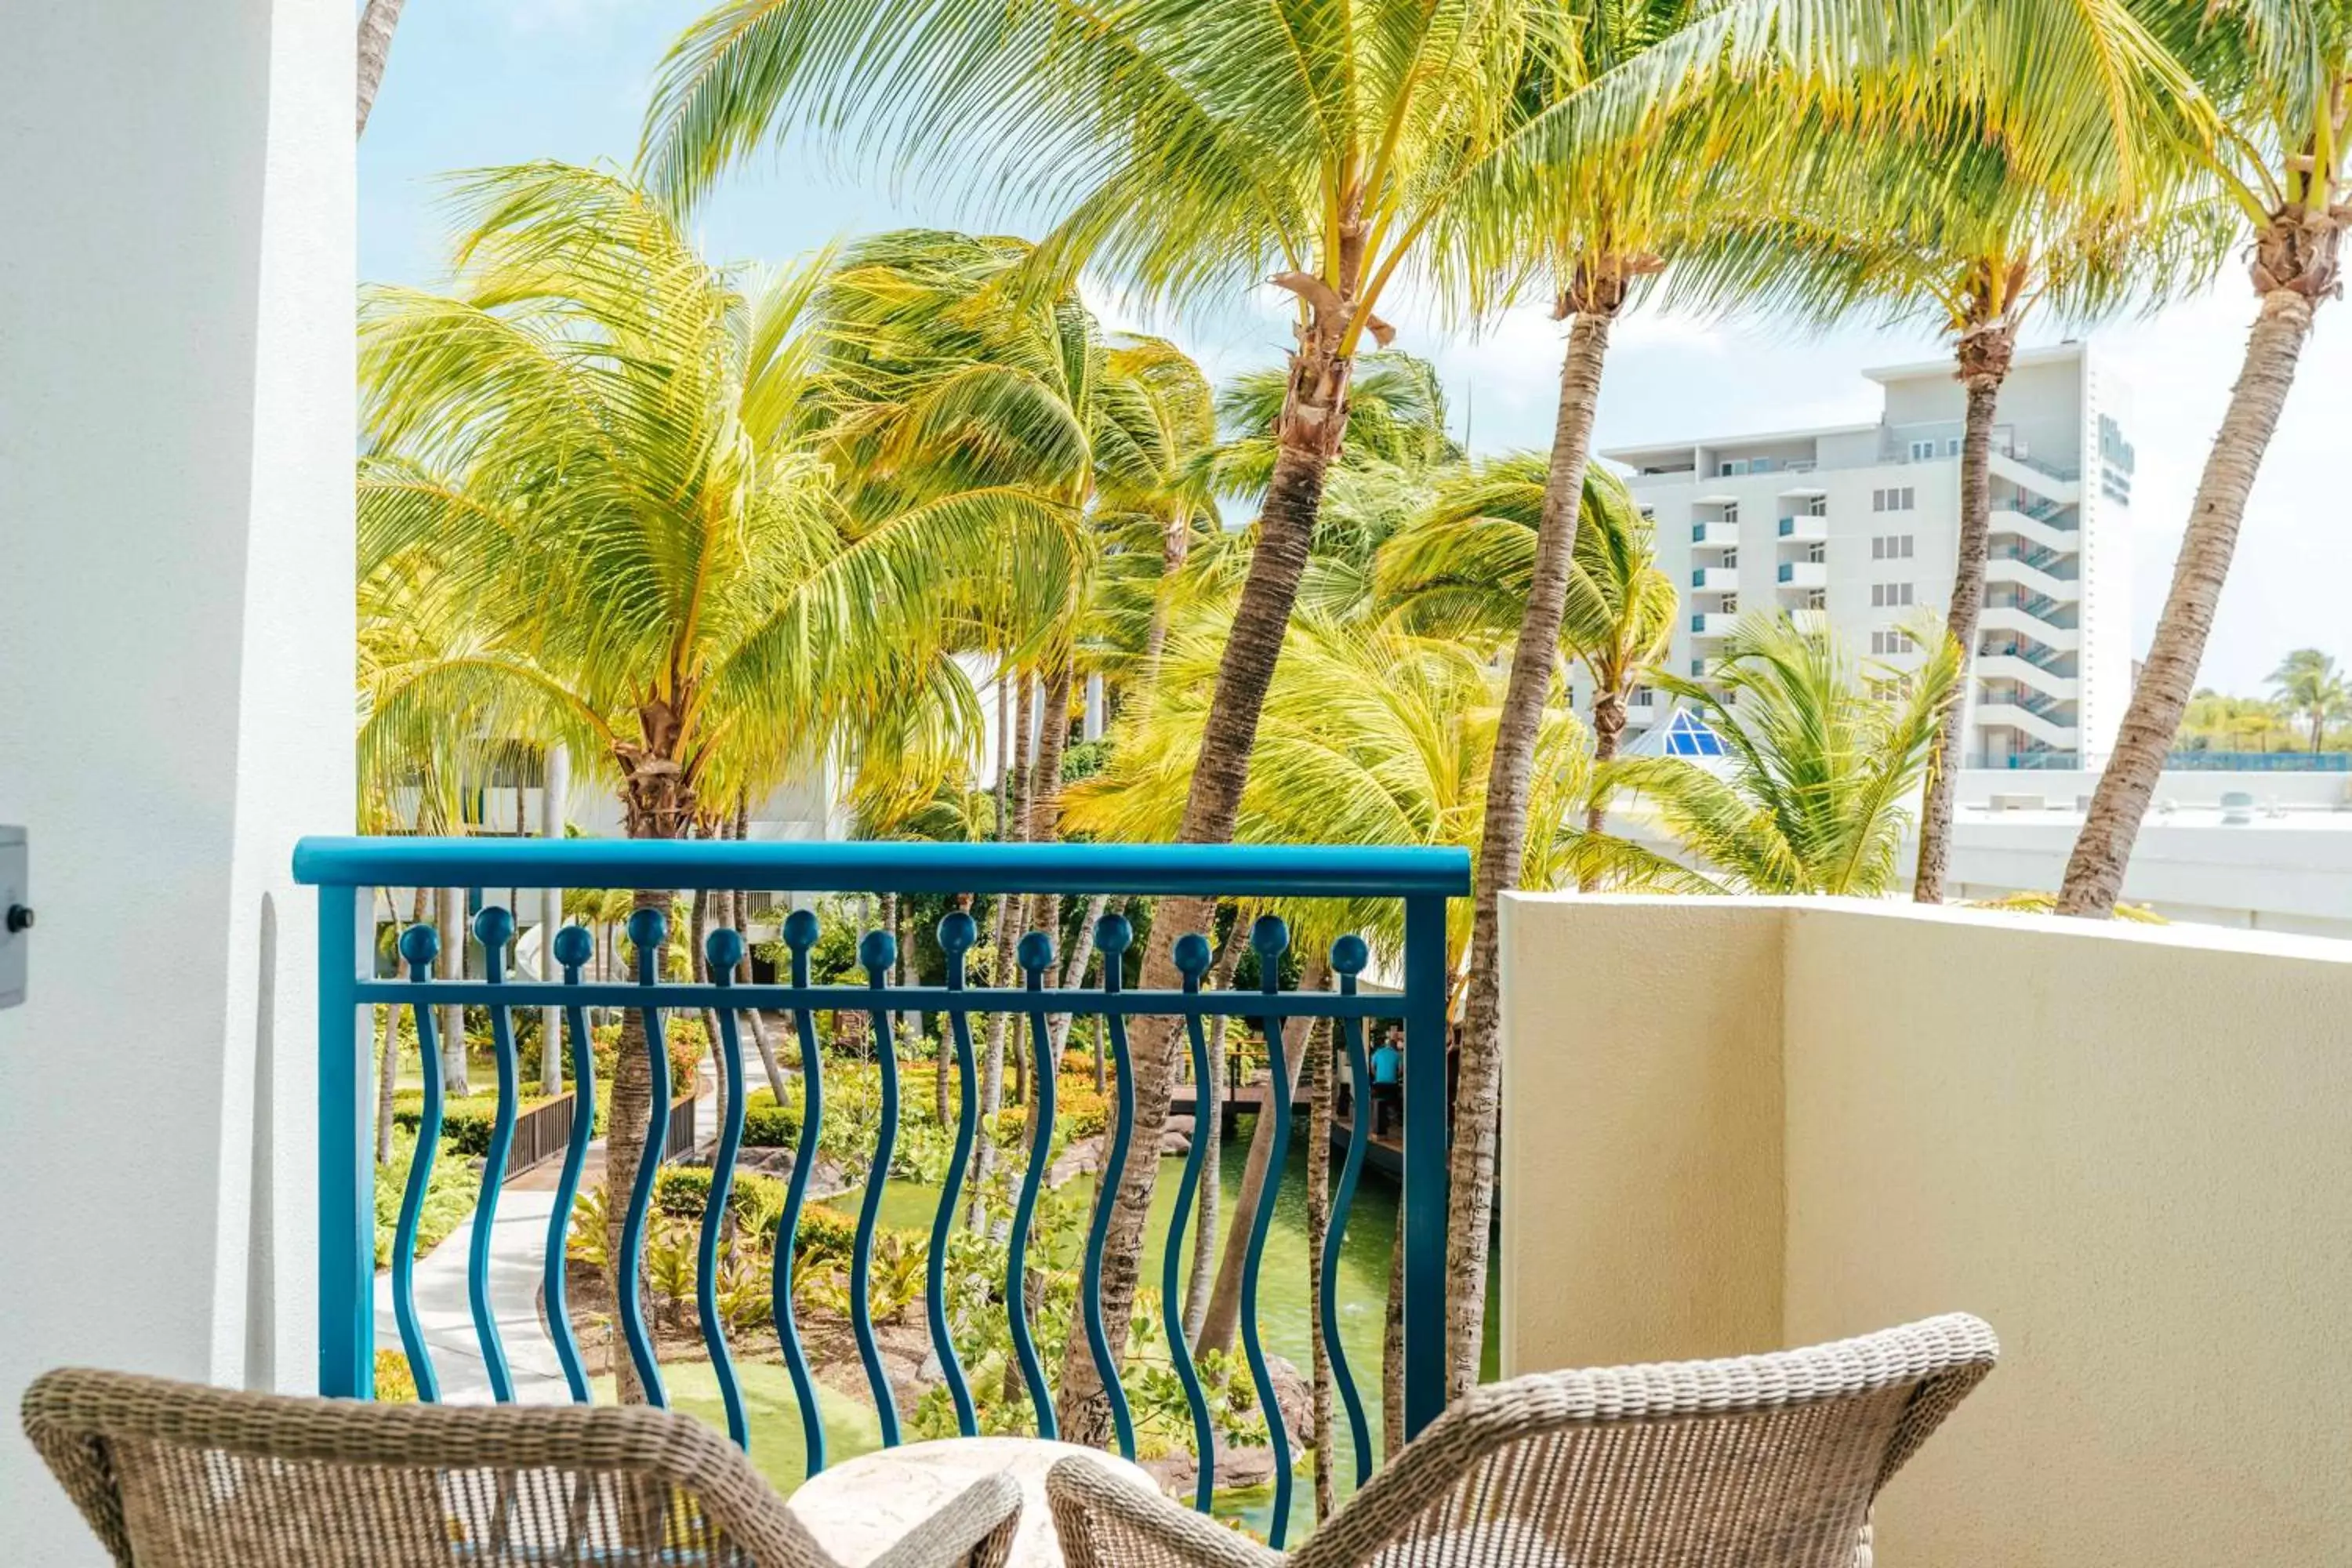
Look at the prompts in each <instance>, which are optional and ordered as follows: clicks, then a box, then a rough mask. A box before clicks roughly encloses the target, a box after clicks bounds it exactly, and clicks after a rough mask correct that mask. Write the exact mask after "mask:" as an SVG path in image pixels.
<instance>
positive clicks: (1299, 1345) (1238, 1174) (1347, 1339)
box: [678, 1121, 1496, 1546]
mask: <svg viewBox="0 0 2352 1568" xmlns="http://www.w3.org/2000/svg"><path fill="white" fill-rule="evenodd" d="M1304 1131H1305V1129H1304V1127H1303V1126H1302V1127H1301V1128H1300V1129H1299V1135H1298V1136H1295V1137H1294V1139H1293V1142H1292V1149H1291V1157H1290V1163H1289V1166H1288V1169H1287V1170H1286V1172H1285V1173H1284V1174H1283V1178H1282V1182H1281V1184H1280V1186H1279V1187H1278V1188H1277V1190H1276V1194H1275V1219H1274V1227H1273V1229H1272V1230H1271V1231H1270V1232H1269V1233H1268V1235H1267V1237H1266V1243H1265V1260H1264V1262H1263V1263H1262V1264H1261V1266H1260V1268H1259V1285H1258V1301H1257V1321H1258V1324H1259V1333H1260V1335H1261V1337H1262V1339H1263V1342H1264V1343H1265V1349H1266V1352H1267V1353H1268V1354H1270V1355H1278V1356H1281V1357H1283V1358H1285V1359H1286V1360H1287V1361H1289V1362H1290V1363H1292V1364H1294V1365H1296V1366H1297V1368H1298V1369H1299V1371H1300V1372H1301V1373H1305V1372H1306V1371H1307V1366H1308V1358H1309V1356H1310V1354H1311V1353H1312V1352H1311V1350H1310V1346H1311V1344H1312V1342H1313V1338H1314V1334H1315V1327H1314V1323H1313V1321H1312V1320H1311V1318H1310V1317H1309V1316H1308V1312H1307V1152H1306V1149H1305V1148H1304V1146H1303V1145H1304V1142H1305V1140H1304V1136H1303V1134H1304ZM1248 1138H1249V1123H1248V1121H1244V1122H1243V1123H1242V1126H1241V1136H1240V1137H1238V1138H1235V1139H1232V1140H1229V1141H1227V1142H1223V1143H1221V1144H1220V1145H1219V1146H1218V1154H1219V1157H1220V1158H1219V1172H1220V1179H1221V1181H1220V1185H1221V1192H1222V1194H1223V1196H1222V1201H1221V1203H1220V1205H1219V1208H1220V1213H1221V1215H1223V1223H1222V1225H1221V1227H1220V1230H1219V1237H1220V1245H1221V1246H1222V1244H1223V1237H1224V1236H1227V1235H1230V1234H1231V1227H1232V1226H1233V1222H1234V1208H1235V1206H1236V1205H1238V1203H1239V1194H1240V1189H1241V1180H1242V1171H1243V1167H1244V1164H1245V1163H1247V1161H1248V1154H1249V1142H1248ZM1183 1168H1184V1166H1183V1162H1182V1161H1181V1160H1180V1159H1168V1160H1162V1161H1161V1162H1160V1182H1159V1184H1158V1185H1157V1187H1156V1188H1155V1189H1154V1191H1153V1195H1152V1201H1151V1215H1152V1217H1151V1223H1150V1226H1149V1227H1148V1232H1147V1240H1146V1244H1145V1247H1144V1256H1143V1268H1142V1273H1141V1276H1140V1279H1141V1281H1142V1283H1143V1285H1144V1287H1145V1288H1146V1289H1150V1290H1154V1291H1157V1290H1158V1289H1159V1286H1160V1268H1161V1263H1162V1258H1163V1256H1164V1253H1165V1250H1166V1246H1167V1236H1168V1222H1169V1219H1170V1217H1171V1215H1173V1214H1174V1212H1175V1203H1176V1188H1177V1184H1178V1182H1179V1179H1180V1178H1181V1176H1182V1174H1183ZM1332 1174H1333V1178H1334V1181H1335V1182H1336V1180H1337V1177H1338V1171H1337V1169H1336V1167H1335V1169H1334V1171H1333V1173H1332ZM1092 1185H1093V1181H1092V1178H1091V1177H1087V1178H1082V1179H1081V1185H1080V1186H1079V1187H1078V1188H1077V1189H1076V1190H1079V1191H1090V1190H1091V1188H1092ZM862 1197H863V1191H862V1189H861V1190H859V1191H856V1192H852V1193H846V1194H842V1195H841V1196H839V1197H837V1198H835V1199H833V1200H831V1204H832V1206H834V1207H835V1208H838V1209H840V1210H841V1211H842V1212H844V1213H847V1214H855V1213H856V1212H857V1204H858V1203H859V1201H860V1200H861V1199H862ZM938 1198H939V1194H938V1189H937V1188H935V1187H931V1186H928V1185H926V1184H921V1183H916V1182H906V1181H892V1182H890V1183H888V1184H886V1185H885V1186H884V1187H883V1189H882V1214H881V1223H882V1224H883V1225H885V1226H904V1227H909V1228H918V1229H922V1230H925V1231H928V1230H929V1226H930V1224H931V1218H932V1215H933V1214H934V1213H935V1212H936V1209H937V1205H938ZM1396 1223H1397V1191H1396V1184H1395V1181H1394V1179H1393V1178H1391V1177H1389V1176H1387V1175H1384V1174H1382V1173H1379V1172H1377V1171H1373V1170H1370V1169H1369V1168H1368V1169H1367V1170H1366V1171H1365V1173H1364V1175H1363V1179H1362V1181H1361V1182H1360V1183H1359V1184H1358V1185H1357V1189H1356V1199H1355V1205H1354V1208H1353V1210H1352V1212H1351V1213H1350V1214H1349V1218H1348V1231H1347V1235H1346V1237H1345V1238H1344V1241H1343V1243H1342V1245H1341V1247H1340V1252H1339V1289H1338V1291H1337V1292H1336V1294H1337V1297H1338V1302H1339V1339H1340V1342H1341V1343H1342V1344H1343V1345H1344V1346H1345V1347H1346V1349H1347V1352H1348V1362H1349V1368H1350V1370H1351V1371H1352V1372H1353V1373H1354V1374H1355V1379H1356V1388H1357V1392H1358V1393H1359V1394H1360V1395H1361V1396H1362V1398H1363V1401H1364V1415H1365V1425H1366V1427H1367V1429H1368V1430H1369V1431H1370V1435H1371V1440H1372V1443H1373V1445H1374V1447H1375V1448H1376V1449H1377V1447H1378V1446H1379V1444H1380V1441H1381V1317H1382V1312H1383V1310H1384V1308H1385V1306H1386V1303H1387V1300H1388V1288H1389V1257H1390V1252H1391V1247H1393V1245H1394V1240H1395V1236H1396ZM1185 1235H1186V1237H1187V1240H1186V1241H1185V1242H1184V1243H1182V1244H1181V1245H1185V1246H1187V1247H1189V1237H1190V1236H1191V1230H1190V1227H1187V1230H1186V1233H1185ZM1185 1256H1187V1257H1189V1256H1190V1254H1189V1250H1188V1251H1187V1252H1186V1254H1185ZM1495 1295H1496V1293H1495V1289H1494V1279H1493V1278H1492V1276H1491V1274H1490V1276H1489V1278H1488V1280H1487V1290H1486V1300H1487V1324H1486V1341H1487V1347H1488V1352H1487V1353H1488V1359H1489V1362H1490V1363H1491V1361H1492V1356H1493V1345H1494V1341H1495V1325H1494V1303H1495ZM1234 1350H1235V1353H1236V1354H1237V1355H1238V1354H1239V1352H1240V1346H1239V1345H1238V1344H1236V1345H1235V1347H1234ZM761 1370H766V1371H772V1372H773V1373H774V1374H775V1383H776V1384H777V1387H776V1389H774V1390H773V1391H771V1392H768V1393H767V1394H765V1395H764V1398H765V1400H766V1402H768V1403H771V1404H773V1405H776V1407H777V1416H778V1419H780V1420H782V1421H784V1422H788V1423H789V1426H788V1429H785V1430H781V1431H780V1432H779V1433H778V1435H777V1437H776V1439H774V1440H772V1441H770V1442H768V1443H765V1444H762V1443H761V1441H760V1434H759V1432H758V1430H757V1424H756V1418H755V1429H754V1433H753V1440H752V1455H753V1458H755V1459H756V1460H759V1461H761V1466H762V1468H764V1469H767V1470H768V1472H769V1475H770V1478H771V1479H772V1480H774V1481H775V1482H776V1483H777V1484H778V1485H779V1486H780V1487H782V1486H789V1485H793V1484H797V1482H798V1481H799V1479H800V1455H799V1447H800V1418H799V1416H798V1415H797V1414H796V1413H795V1412H794V1408H793V1402H792V1394H791V1389H790V1387H789V1384H787V1383H786V1382H785V1379H784V1374H783V1371H782V1368H781V1367H774V1368H764V1369H761ZM1486 1375H1487V1376H1490V1377H1491V1376H1492V1375H1494V1373H1493V1367H1492V1365H1491V1364H1490V1365H1489V1366H1488V1367H1487V1369H1486ZM678 1403H679V1405H680V1406H681V1407H682V1408H688V1409H693V1408H695V1406H694V1405H692V1404H691V1402H690V1401H689V1400H688V1399H687V1398H685V1397H683V1396H681V1398H680V1399H679V1401H678ZM709 1403H710V1411H709V1414H710V1415H712V1416H713V1417H714V1418H715V1417H717V1416H718V1415H719V1403H718V1395H717V1390H716V1388H715V1387H714V1388H713V1389H712V1390H711V1391H710V1394H709ZM833 1403H836V1404H837V1403H840V1402H839V1401H835V1402H833ZM1332 1413H1333V1420H1334V1425H1335V1426H1337V1428H1338V1440H1337V1448H1338V1470H1337V1476H1336V1479H1337V1484H1338V1490H1339V1496H1340V1497H1342V1498H1345V1497H1346V1496H1347V1495H1348V1494H1349V1492H1351V1491H1353V1490H1354V1489H1355V1487H1354V1479H1355V1458H1354V1447H1353V1443H1352V1441H1351V1439H1350V1436H1349V1429H1348V1421H1347V1415H1346V1411H1345V1408H1344V1406H1342V1405H1341V1404H1340V1403H1339V1399H1338V1397H1337V1395H1336V1394H1335V1395H1334V1398H1333V1401H1332ZM860 1418H861V1420H862V1422H863V1426H864V1430H863V1432H862V1433H861V1432H860V1431H858V1430H856V1429H850V1430H841V1431H836V1430H835V1423H834V1420H833V1417H832V1415H831V1414H830V1413H828V1417H827V1432H828V1436H827V1439H826V1440H827V1443H828V1445H838V1447H835V1450H834V1453H833V1454H832V1455H831V1456H829V1457H832V1458H845V1457H847V1456H848V1455H850V1454H853V1453H865V1452H867V1451H868V1450H870V1449H871V1448H873V1447H877V1446H878V1444H879V1441H880V1439H879V1436H878V1434H877V1431H876V1429H875V1428H874V1426H873V1414H872V1412H871V1410H870V1409H868V1410H865V1411H863V1412H861V1417H860ZM1293 1443H1294V1445H1295V1444H1296V1443H1297V1435H1296V1434H1294V1435H1293ZM763 1447H764V1448H765V1449H767V1450H768V1452H769V1454H772V1455H773V1456H774V1459H773V1461H771V1460H770V1459H769V1458H768V1456H767V1455H763V1454H762V1453H761V1449H762V1448H763ZM778 1450H782V1452H778ZM771 1465H773V1467H774V1468H771ZM787 1469H788V1470H789V1472H790V1473H789V1476H788V1477H787V1475H786V1474H785V1473H784V1472H785V1471H786V1470H787ZM1215 1506H1216V1512H1217V1514H1218V1516H1219V1517H1221V1518H1224V1519H1230V1520H1233V1521H1237V1522H1239V1523H1241V1524H1243V1525H1244V1526H1245V1527H1247V1528H1248V1529H1249V1530H1250V1531H1253V1532H1254V1533H1255V1534H1257V1535H1258V1536H1260V1537H1261V1538H1263V1537H1264V1536H1265V1534H1266V1531H1267V1527H1268V1526H1269V1524H1270V1523H1271V1522H1272V1520H1273V1513H1274V1489H1273V1488H1271V1487H1265V1488H1260V1489H1253V1490H1247V1491H1242V1490H1231V1489H1228V1490H1225V1491H1222V1492H1219V1493H1218V1494H1217V1497H1216V1500H1215ZM1314 1512H1315V1507H1314V1481H1313V1477H1312V1476H1311V1474H1310V1473H1309V1472H1308V1470H1307V1468H1305V1467H1301V1468H1300V1469H1299V1470H1298V1472H1297V1477H1296V1478H1295V1479H1294V1481H1293V1484H1292V1488H1291V1510H1290V1528H1289V1534H1288V1540H1287V1542H1286V1544H1288V1545H1292V1546H1296V1545H1297V1543H1298V1542H1300V1541H1302V1540H1304V1539H1305V1538H1306V1536H1307V1533H1308V1532H1309V1531H1311V1530H1312V1529H1313V1528H1314Z"/></svg>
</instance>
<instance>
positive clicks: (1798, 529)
mask: <svg viewBox="0 0 2352 1568" xmlns="http://www.w3.org/2000/svg"><path fill="white" fill-rule="evenodd" d="M1829 536H1830V520H1829V519H1828V518H1826V517H1822V516H1819V515H1817V514H1813V513H1801V514H1800V515H1798V516H1795V517H1784V518H1782V519H1781V520H1780V538H1782V539H1784V540H1791V541H1795V542H1800V543H1807V544H1818V543H1820V542H1823V541H1825V540H1827V539H1828V538H1829Z"/></svg>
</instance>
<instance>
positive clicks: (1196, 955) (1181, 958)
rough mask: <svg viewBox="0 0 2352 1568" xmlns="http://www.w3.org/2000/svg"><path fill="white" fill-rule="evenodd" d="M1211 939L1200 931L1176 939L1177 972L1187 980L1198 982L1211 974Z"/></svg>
mask: <svg viewBox="0 0 2352 1568" xmlns="http://www.w3.org/2000/svg"><path fill="white" fill-rule="evenodd" d="M1210 957H1211V953H1210V952H1209V939H1208V938H1207V937H1205V936H1202V934H1201V933H1200V932H1199V931H1186V932H1185V933H1184V934H1183V935H1182V936H1180V937H1178V938H1177V939H1176V970H1177V973H1180V974H1181V975H1183V976H1184V978H1185V979H1187V980H1198V979H1200V978H1201V976H1202V975H1203V974H1206V973H1209V960H1210Z"/></svg>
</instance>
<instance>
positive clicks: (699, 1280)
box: [694, 926, 751, 1451]
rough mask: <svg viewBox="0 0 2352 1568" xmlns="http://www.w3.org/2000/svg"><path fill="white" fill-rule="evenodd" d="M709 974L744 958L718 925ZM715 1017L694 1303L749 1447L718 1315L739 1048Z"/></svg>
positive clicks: (727, 977) (733, 1430) (738, 1129)
mask: <svg viewBox="0 0 2352 1568" xmlns="http://www.w3.org/2000/svg"><path fill="white" fill-rule="evenodd" d="M702 952H703V956H704V957H705V958H706V959H708V960H709V965H710V977H711V979H712V980H713V981H715V982H716V983H717V984H719V987H720V988H721V989H724V988H725V987H727V986H730V985H732V984H735V966H736V965H737V964H739V963H742V962H743V939H742V937H741V936H740V935H739V934H738V933H737V932H735V931H730V930H728V929H727V928H726V927H724V926H721V927H720V928H719V929H718V930H717V931H712V932H710V933H709V935H708V936H706V937H704V938H703V941H702ZM715 1010H716V1012H717V1013H718V1015H719V1077H720V1078H721V1079H724V1080H725V1082H726V1085H727V1120H726V1121H723V1122H721V1123H720V1124H719V1152H718V1153H717V1154H716V1155H715V1156H713V1158H712V1161H711V1165H710V1201H709V1204H707V1205H704V1207H703V1210H702V1246H701V1247H700V1249H699V1250H698V1252H697V1254H696V1257H695V1268H694V1304H695V1310H696V1312H697V1313H698V1315H699V1316H700V1317H701V1319H702V1346H703V1349H705V1350H707V1351H709V1352H710V1370H711V1372H712V1373H713V1374H715V1375H716V1376H717V1377H718V1379H719V1399H720V1400H721V1401H722V1402H723V1403H724V1404H725V1405H726V1406H727V1435H728V1436H730V1437H732V1438H734V1439H735V1446H736V1447H739V1448H741V1449H744V1450H746V1451H749V1450H750V1448H751V1423H749V1422H748V1421H746V1420H745V1419H744V1417H743V1390H742V1386H741V1385H740V1384H738V1383H737V1382H736V1379H735V1358H734V1356H732V1355H731V1354H730V1353H729V1352H728V1349H727V1326H726V1324H724V1323H723V1322H721V1321H719V1232H720V1231H721V1230H723V1229H724V1228H725V1227H726V1222H727V1200H728V1198H729V1196H730V1195H731V1194H733V1193H734V1191H735V1159H736V1156H737V1155H738V1154H740V1152H742V1148H743V1047H742V1045H741V1043H740V1041H739V1040H738V1039H737V1038H736V1034H735V1031H736V1029H737V1028H738V1027H739V1026H738V1024H737V1023H736V1020H735V1009H734V1008H732V1007H730V1006H727V1005H724V1004H723V1003H722V1004H721V1005H719V1007H718V1008H717V1009H715Z"/></svg>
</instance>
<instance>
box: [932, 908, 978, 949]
mask: <svg viewBox="0 0 2352 1568" xmlns="http://www.w3.org/2000/svg"><path fill="white" fill-rule="evenodd" d="M979 941H980V922H979V921H975V920H973V919H972V918H971V913H970V911H968V910H950V911H949V912H948V914H947V916H946V918H944V919H943V920H941V921H940V952H944V953H946V954H948V955H949V956H950V957H953V956H954V955H955V954H957V953H959V952H971V949H972V944H973V943H975V942H979Z"/></svg>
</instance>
